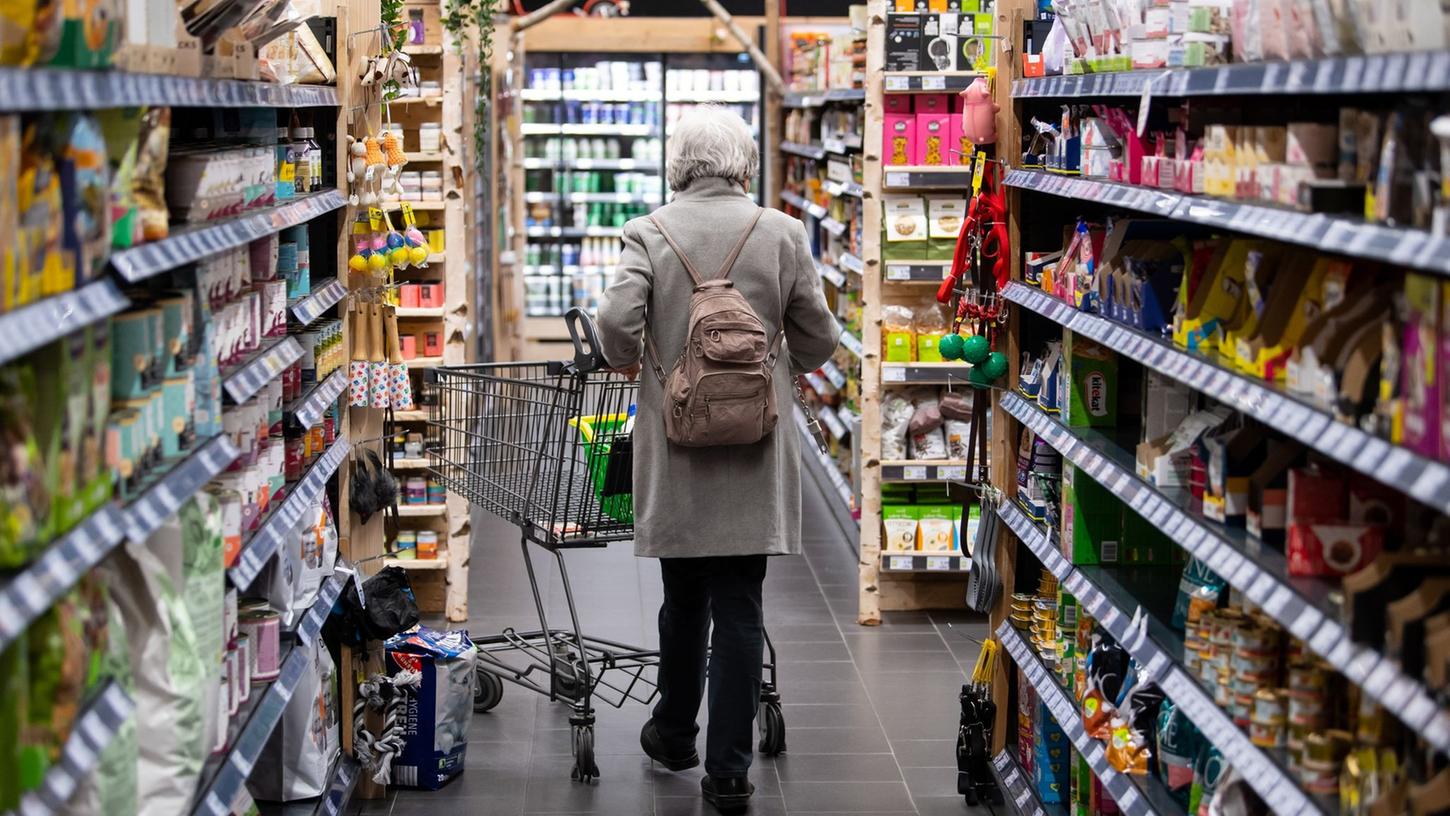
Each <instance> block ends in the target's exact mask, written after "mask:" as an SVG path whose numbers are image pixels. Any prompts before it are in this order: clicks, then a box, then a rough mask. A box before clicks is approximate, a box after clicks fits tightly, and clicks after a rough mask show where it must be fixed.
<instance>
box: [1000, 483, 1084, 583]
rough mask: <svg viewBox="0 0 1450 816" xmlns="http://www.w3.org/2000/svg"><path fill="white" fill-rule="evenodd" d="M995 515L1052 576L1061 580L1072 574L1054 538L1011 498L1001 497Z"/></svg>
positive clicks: (1069, 563) (1070, 565)
mask: <svg viewBox="0 0 1450 816" xmlns="http://www.w3.org/2000/svg"><path fill="white" fill-rule="evenodd" d="M997 515H998V517H999V518H1001V519H1002V521H1003V523H1005V524H1006V525H1007V529H1009V530H1011V531H1012V534H1013V535H1015V536H1017V540H1018V541H1020V542H1022V544H1023V545H1024V546H1026V547H1027V549H1029V550H1031V551H1032V554H1033V555H1035V556H1037V560H1038V562H1040V563H1041V564H1042V566H1043V568H1044V569H1046V570H1047V571H1048V572H1050V573H1052V575H1053V577H1054V578H1056V579H1057V580H1058V581H1059V582H1061V581H1066V580H1067V579H1068V577H1069V576H1070V575H1072V562H1070V561H1068V560H1067V558H1066V557H1065V556H1064V555H1063V554H1062V553H1061V552H1059V551H1058V550H1057V548H1056V546H1054V545H1055V543H1056V542H1055V540H1054V539H1052V538H1049V537H1048V535H1047V533H1046V531H1044V530H1043V528H1042V525H1040V524H1038V523H1037V522H1035V521H1033V520H1032V519H1030V518H1028V517H1027V514H1026V513H1024V512H1022V508H1020V507H1018V506H1017V504H1016V503H1015V502H1014V501H1013V500H1011V499H1003V500H1002V503H1001V504H999V505H998V506H997Z"/></svg>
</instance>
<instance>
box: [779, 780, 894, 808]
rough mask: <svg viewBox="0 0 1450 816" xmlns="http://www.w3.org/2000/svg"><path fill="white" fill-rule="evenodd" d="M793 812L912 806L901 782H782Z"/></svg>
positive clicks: (786, 801) (789, 806)
mask: <svg viewBox="0 0 1450 816" xmlns="http://www.w3.org/2000/svg"><path fill="white" fill-rule="evenodd" d="M780 788H781V790H782V791H783V792H784V793H785V806H786V808H788V809H789V810H790V812H791V813H793V814H794V813H812V812H816V813H819V812H828V813H861V812H871V811H907V812H910V811H911V810H913V809H914V808H913V806H912V803H911V796H910V795H909V794H908V793H907V792H906V785H905V784H903V783H901V782H782V783H780Z"/></svg>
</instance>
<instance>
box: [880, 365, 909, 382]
mask: <svg viewBox="0 0 1450 816" xmlns="http://www.w3.org/2000/svg"><path fill="white" fill-rule="evenodd" d="M881 381H882V382H906V369H904V368H902V367H901V366H884V367H882V369H881Z"/></svg>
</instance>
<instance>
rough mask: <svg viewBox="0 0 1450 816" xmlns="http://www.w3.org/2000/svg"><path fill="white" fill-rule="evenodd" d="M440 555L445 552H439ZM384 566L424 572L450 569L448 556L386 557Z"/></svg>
mask: <svg viewBox="0 0 1450 816" xmlns="http://www.w3.org/2000/svg"><path fill="white" fill-rule="evenodd" d="M438 555H439V556H442V555H443V553H442V552H439V553H438ZM383 567H384V568H387V567H399V568H401V569H405V570H421V571H423V572H430V571H433V570H446V569H448V559H447V558H444V557H440V558H384V559H383Z"/></svg>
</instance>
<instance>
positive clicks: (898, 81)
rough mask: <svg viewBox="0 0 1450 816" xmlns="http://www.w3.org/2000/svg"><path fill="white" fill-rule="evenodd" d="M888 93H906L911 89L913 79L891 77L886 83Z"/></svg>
mask: <svg viewBox="0 0 1450 816" xmlns="http://www.w3.org/2000/svg"><path fill="white" fill-rule="evenodd" d="M884 85H885V88H886V90H888V91H905V90H907V89H909V88H910V87H911V78H910V77H904V76H889V77H887V78H886V82H885V83H884Z"/></svg>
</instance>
